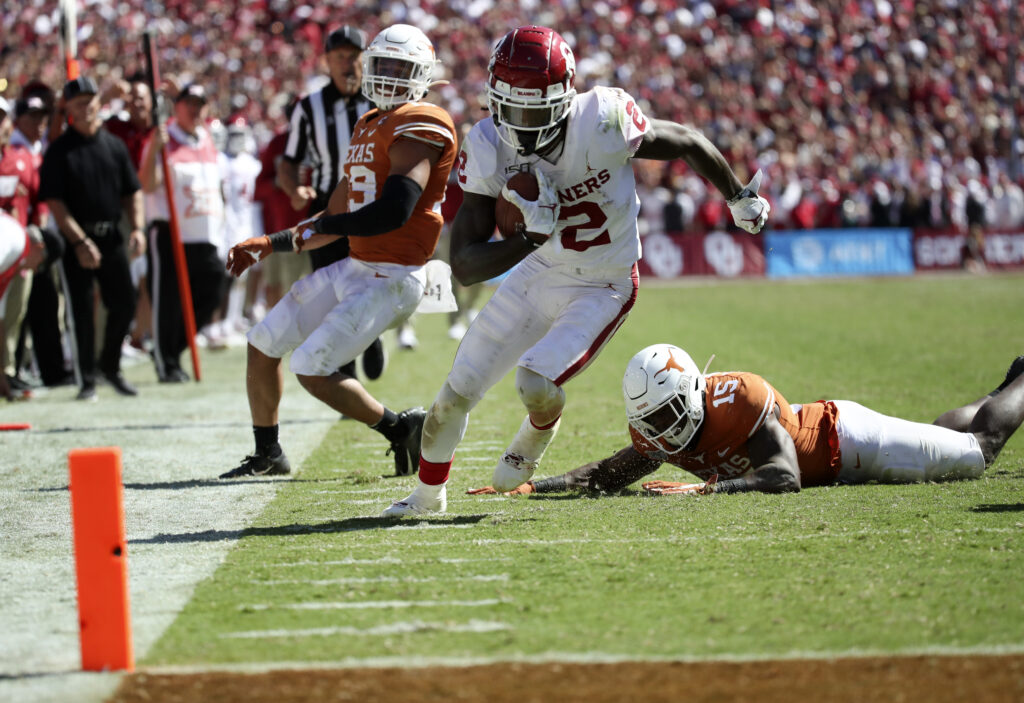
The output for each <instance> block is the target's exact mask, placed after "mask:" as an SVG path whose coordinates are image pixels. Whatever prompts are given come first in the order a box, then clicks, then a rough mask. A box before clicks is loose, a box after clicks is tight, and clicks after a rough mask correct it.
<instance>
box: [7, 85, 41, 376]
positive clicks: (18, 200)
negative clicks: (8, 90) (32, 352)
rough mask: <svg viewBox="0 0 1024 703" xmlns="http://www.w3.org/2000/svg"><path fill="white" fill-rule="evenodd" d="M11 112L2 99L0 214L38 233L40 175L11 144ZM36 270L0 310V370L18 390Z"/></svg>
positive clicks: (16, 278)
mask: <svg viewBox="0 0 1024 703" xmlns="http://www.w3.org/2000/svg"><path fill="white" fill-rule="evenodd" d="M11 113H12V107H11V104H10V103H9V102H8V101H7V100H5V99H4V98H0V211H2V212H5V213H6V214H8V215H10V216H11V217H12V218H14V219H15V220H16V221H17V222H18V224H19V225H21V227H22V229H25V228H27V227H28V226H29V223H30V221H31V223H32V227H34V228H36V229H37V230H38V227H39V226H40V225H42V224H44V223H43V221H42V219H43V218H42V215H44V214H45V213H44V212H43V211H42V210H41V209H40V207H39V172H38V170H37V169H36V162H35V159H34V157H33V155H32V153H31V152H30V151H28V149H26V148H25V147H23V146H15V145H12V144H11V143H10V142H11V132H12V131H13V129H14V121H13V119H12V118H13V115H12V114H11ZM34 269H35V266H30V267H25V268H23V269H21V270H20V271H19V273H18V275H12V277H11V278H10V280H9V281H8V282H7V293H6V296H5V301H4V308H3V309H0V316H3V319H4V321H5V322H6V325H5V332H6V333H5V335H3V336H0V345H2V346H3V358H4V359H6V363H5V364H4V365H3V366H2V367H0V369H2V371H3V374H4V375H5V376H7V380H8V384H9V385H10V386H12V387H13V388H14V389H15V390H26V389H27V388H28V385H27V384H26V383H25V382H24V381H22V380H21V379H20V378H18V371H19V367H18V364H17V360H16V358H15V357H16V353H15V352H16V348H17V346H18V337H19V335H20V333H21V326H22V322H23V320H24V319H25V312H26V310H27V307H28V300H29V293H30V291H31V289H32V272H33V270H34Z"/></svg>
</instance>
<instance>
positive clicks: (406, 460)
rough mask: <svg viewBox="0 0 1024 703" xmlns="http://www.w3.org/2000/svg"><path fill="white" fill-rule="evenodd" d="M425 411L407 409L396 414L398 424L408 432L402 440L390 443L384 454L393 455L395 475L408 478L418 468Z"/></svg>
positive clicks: (425, 416)
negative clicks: (407, 429)
mask: <svg viewBox="0 0 1024 703" xmlns="http://www.w3.org/2000/svg"><path fill="white" fill-rule="evenodd" d="M426 418H427V411H426V410H424V409H423V408H409V409H408V410H403V411H402V412H400V413H398V424H399V425H401V426H403V427H408V428H409V431H408V434H406V435H405V436H404V437H403V438H402V439H400V440H398V441H396V442H392V443H391V447H390V448H389V449H388V450H387V452H386V454H391V453H394V455H395V475H396V476H409V475H411V474H414V473H416V470H417V469H418V468H419V466H420V438H421V436H422V434H423V421H424V420H425V419H426Z"/></svg>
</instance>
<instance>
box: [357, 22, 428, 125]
mask: <svg viewBox="0 0 1024 703" xmlns="http://www.w3.org/2000/svg"><path fill="white" fill-rule="evenodd" d="M436 63H437V60H436V58H435V57H434V46H433V45H432V44H431V43H430V40H429V39H427V36H426V35H425V34H424V33H423V32H421V31H420V30H419V29H417V28H416V27H412V26H410V25H407V24H396V25H392V26H390V27H388V28H387V29H385V30H384V31H382V32H381V33H380V34H378V35H377V36H376V37H374V39H373V41H372V42H370V46H368V47H367V48H366V51H364V52H363V93H364V94H365V95H366V97H367V98H369V99H370V101H371V102H373V104H374V105H376V106H377V107H378V108H380V109H381V110H391V109H393V108H395V107H398V106H399V105H403V104H405V103H407V102H414V101H416V100H419V99H420V98H422V97H423V96H424V95H426V93H427V90H429V89H430V83H431V79H432V76H433V73H434V64H436Z"/></svg>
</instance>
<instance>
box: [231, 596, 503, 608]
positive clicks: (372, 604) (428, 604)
mask: <svg viewBox="0 0 1024 703" xmlns="http://www.w3.org/2000/svg"><path fill="white" fill-rule="evenodd" d="M502 602H503V601H502V600H501V599H500V598H482V599H480V600H350V601H335V602H330V601H315V602H311V603H248V604H242V605H239V606H237V607H236V610H241V611H251V610H394V609H402V608H486V607H487V606H491V605H500V604H501V603H502Z"/></svg>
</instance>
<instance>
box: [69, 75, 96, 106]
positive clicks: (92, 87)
mask: <svg viewBox="0 0 1024 703" xmlns="http://www.w3.org/2000/svg"><path fill="white" fill-rule="evenodd" d="M98 92H100V91H99V88H97V87H96V82H95V81H94V80H93V79H92V78H89V77H88V76H79V77H78V78H75V79H74V80H70V81H68V82H67V83H65V84H64V100H65V101H68V100H71V99H72V98H77V97H78V96H79V95H96V94H97V93H98Z"/></svg>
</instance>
